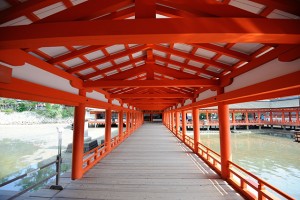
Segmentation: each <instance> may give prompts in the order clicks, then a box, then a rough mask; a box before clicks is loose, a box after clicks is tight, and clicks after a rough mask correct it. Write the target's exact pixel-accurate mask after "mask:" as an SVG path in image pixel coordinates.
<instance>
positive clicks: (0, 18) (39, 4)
mask: <svg viewBox="0 0 300 200" xmlns="http://www.w3.org/2000/svg"><path fill="white" fill-rule="evenodd" d="M58 2H61V0H35V1H25V2H23V3H20V4H17V5H15V6H12V7H10V8H8V9H6V10H3V11H1V13H0V24H2V23H5V22H7V21H10V20H13V19H16V18H18V17H21V16H24V15H28V14H30V13H32V12H34V11H36V10H39V9H41V8H44V7H46V6H49V5H52V4H55V3H58Z"/></svg>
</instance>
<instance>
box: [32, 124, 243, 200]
mask: <svg viewBox="0 0 300 200" xmlns="http://www.w3.org/2000/svg"><path fill="white" fill-rule="evenodd" d="M65 177H66V175H65ZM64 185H65V188H64V190H62V191H61V192H57V191H47V190H46V189H44V190H42V191H40V192H37V193H32V194H30V197H28V196H27V198H28V199H57V200H64V199H130V200H137V199H138V200H140V199H172V200H175V199H182V200H188V199H192V200H195V199H201V200H202V199H209V200H214V199H228V200H229V199H230V200H233V199H243V198H242V197H241V196H240V195H238V194H237V193H236V192H235V191H234V190H233V189H232V188H231V187H230V186H228V185H227V183H226V182H224V181H223V180H222V179H220V178H219V176H218V175H217V174H215V173H214V171H212V170H211V169H210V168H209V167H208V166H207V165H206V164H205V163H204V162H203V161H201V160H200V159H199V158H198V157H196V156H195V155H194V154H193V153H192V152H191V150H190V149H188V148H187V147H186V146H185V145H184V144H183V143H182V142H180V141H179V140H178V139H177V138H176V137H174V136H173V135H172V134H171V133H170V131H169V130H168V129H167V128H166V127H165V126H163V125H162V124H157V123H154V124H144V125H143V126H142V127H141V128H139V129H138V130H137V131H136V132H135V133H134V134H133V135H131V136H130V137H129V138H128V139H127V140H126V141H124V142H123V143H122V144H121V145H120V146H119V147H117V148H116V149H115V150H114V151H113V152H112V153H110V154H109V155H108V156H107V157H105V158H104V159H103V160H102V161H101V162H100V163H98V164H97V165H96V166H95V167H94V168H93V169H91V170H90V171H89V172H87V173H86V174H85V175H84V177H83V178H82V179H81V180H75V181H69V182H68V181H66V182H65V184H64Z"/></svg>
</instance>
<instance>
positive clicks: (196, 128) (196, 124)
mask: <svg viewBox="0 0 300 200" xmlns="http://www.w3.org/2000/svg"><path fill="white" fill-rule="evenodd" d="M193 130H194V153H196V154H197V153H198V143H199V133H200V127H199V109H198V108H193Z"/></svg>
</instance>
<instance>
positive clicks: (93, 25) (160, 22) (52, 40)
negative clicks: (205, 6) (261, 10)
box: [0, 18, 300, 48]
mask: <svg viewBox="0 0 300 200" xmlns="http://www.w3.org/2000/svg"><path fill="white" fill-rule="evenodd" d="M196 24H201V26H197V25H196ZM78 27H80V28H78ZM99 27H101V28H99ZM116 27H117V28H116ZM299 27H300V21H299V20H286V19H250V18H184V19H181V18H176V19H171V18H170V19H136V20H113V21H111V20H99V21H76V22H61V23H48V24H47V23H45V24H32V25H30V26H11V27H1V28H0V35H1V38H0V48H34V47H41V46H74V45H105V44H116V43H119V44H124V43H128V44H149V43H151V44H157V43H166V42H168V43H175V42H181V43H211V42H226V43H237V42H256V43H277V44H279V43H290V44H299V43H300V38H299V34H300V28H299Z"/></svg>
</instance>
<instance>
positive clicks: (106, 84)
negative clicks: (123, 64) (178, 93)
mask: <svg viewBox="0 0 300 200" xmlns="http://www.w3.org/2000/svg"><path fill="white" fill-rule="evenodd" d="M218 85H219V81H216V80H208V79H187V80H142V81H140V80H132V81H127V80H125V81H120V80H116V81H115V80H108V81H103V80H97V81H87V82H85V83H84V84H83V86H84V87H85V88H94V87H100V88H116V87H118V88H126V87H140V88H141V87H211V86H218Z"/></svg>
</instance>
